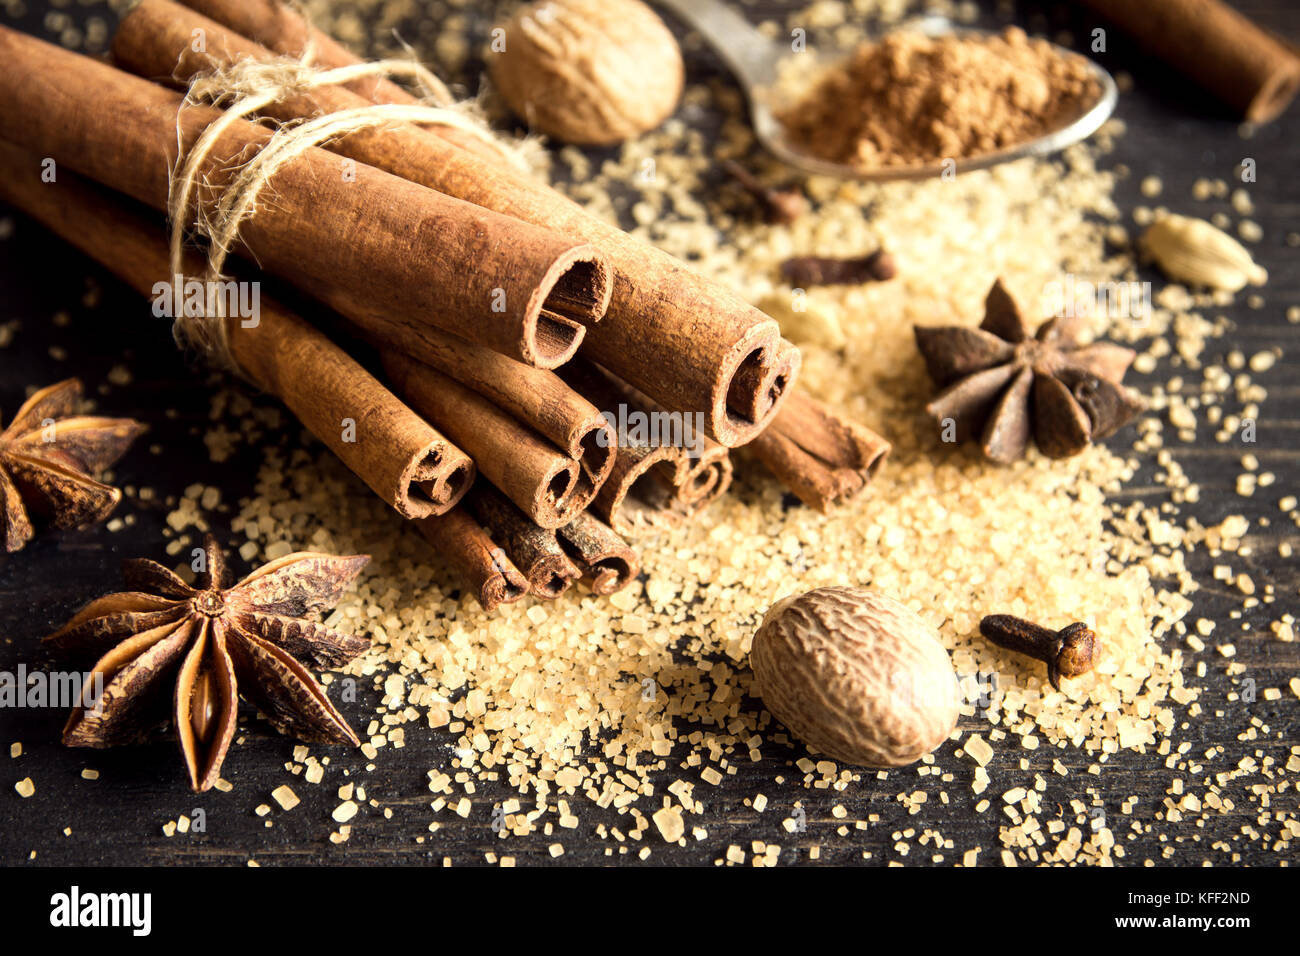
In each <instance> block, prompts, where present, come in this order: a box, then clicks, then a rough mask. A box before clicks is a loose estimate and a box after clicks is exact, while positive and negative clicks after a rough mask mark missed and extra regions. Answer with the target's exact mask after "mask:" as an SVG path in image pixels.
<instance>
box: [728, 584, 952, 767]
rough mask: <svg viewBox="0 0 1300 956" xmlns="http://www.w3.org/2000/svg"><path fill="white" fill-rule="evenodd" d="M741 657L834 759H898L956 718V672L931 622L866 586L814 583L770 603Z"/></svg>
mask: <svg viewBox="0 0 1300 956" xmlns="http://www.w3.org/2000/svg"><path fill="white" fill-rule="evenodd" d="M750 665H751V666H752V667H753V669H754V682H755V689H756V690H757V692H758V694H759V696H760V697H762V698H763V703H764V704H766V705H767V709H768V710H770V711H771V712H772V715H773V716H774V717H776V719H777V720H779V721H781V723H783V724H785V726H786V727H787V728H788V729H789V730H790V732H791V733H793V734H794V735H795V736H796V737H798V738H799V739H800V740H802V741H803V742H804V743H805V744H807V745H808V746H810V747H814V748H816V749H817V750H820V751H822V752H823V753H825V754H826V755H827V756H829V757H832V758H834V759H835V760H838V761H841V762H843V763H851V764H860V765H862V766H867V767H901V766H904V765H905V764H909V763H912V762H913V761H915V760H919V759H920V758H921V757H923V756H925V755H926V754H928V753H929V752H930V751H932V750H934V749H935V748H936V747H938V746H939V745H940V744H941V743H943V742H944V741H945V740H946V739H947V738H948V735H949V734H950V733H952V729H953V728H954V727H955V726H956V725H957V706H958V703H959V694H958V690H957V678H956V675H955V674H954V673H953V669H952V662H951V661H950V660H949V659H948V651H947V650H946V649H945V648H944V646H943V645H942V644H941V643H939V638H938V636H937V635H936V634H935V632H934V629H933V628H931V627H930V626H929V625H928V624H926V623H925V622H924V621H923V620H921V619H920V618H919V617H917V615H916V614H914V613H913V612H912V611H910V610H908V608H906V607H905V606H903V605H902V604H900V603H899V602H898V601H895V600H894V599H893V598H889V597H886V596H885V595H883V594H879V593H877V592H875V591H869V590H867V589H865V588H855V587H831V588H817V589H816V590H813V591H808V592H807V593H805V594H800V595H797V596H794V597H788V598H786V599H785V600H783V601H780V602H778V603H777V604H775V605H774V606H773V607H772V609H771V610H770V611H768V612H767V616H766V617H765V618H764V619H763V624H762V626H761V627H759V629H758V633H757V634H755V635H754V646H753V650H752V651H751V652H750Z"/></svg>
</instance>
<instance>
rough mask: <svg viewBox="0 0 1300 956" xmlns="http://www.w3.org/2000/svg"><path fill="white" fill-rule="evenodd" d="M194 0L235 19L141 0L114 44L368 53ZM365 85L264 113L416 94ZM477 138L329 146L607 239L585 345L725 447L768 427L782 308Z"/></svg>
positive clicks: (192, 62) (126, 51)
mask: <svg viewBox="0 0 1300 956" xmlns="http://www.w3.org/2000/svg"><path fill="white" fill-rule="evenodd" d="M188 5H189V6H192V7H194V8H195V9H197V10H201V11H202V12H203V14H206V15H207V16H208V17H211V18H212V20H215V21H217V22H219V23H222V24H225V25H227V26H228V27H229V28H230V29H229V30H227V31H226V32H225V33H220V32H217V29H216V26H215V24H212V22H211V21H208V20H205V19H202V18H200V17H199V15H198V14H195V13H193V12H192V11H191V12H190V13H189V14H188V16H185V15H182V14H181V13H178V12H177V10H176V7H175V5H174V4H168V3H166V2H165V0H144V2H142V3H141V4H140V5H139V6H137V7H136V8H135V9H134V10H133V11H132V12H131V13H130V14H128V15H127V17H126V18H125V19H124V20H123V22H122V24H121V26H120V27H119V30H118V34H117V37H116V38H115V41H114V48H113V49H114V55H115V56H116V57H117V58H118V59H119V60H120V61H121V62H122V63H123V64H124V65H126V66H128V67H129V68H130V69H132V70H134V71H136V72H138V73H142V74H143V75H146V76H152V77H158V76H170V75H173V71H175V75H176V76H178V77H179V78H181V79H188V78H189V76H190V75H192V73H193V72H194V71H195V70H196V69H203V70H206V69H207V68H208V66H207V65H204V63H203V58H201V57H193V56H189V55H186V53H185V51H186V50H187V49H189V46H190V43H191V36H192V31H193V30H194V29H195V28H196V27H202V28H203V29H204V30H205V31H206V36H207V41H208V42H207V54H208V55H209V56H211V57H213V58H215V59H216V60H217V61H219V62H221V61H224V62H228V61H229V60H230V59H233V58H234V57H237V56H260V57H265V56H267V55H268V50H267V48H268V47H269V48H270V50H273V51H274V52H276V53H280V54H288V55H291V56H297V55H300V54H301V53H302V51H303V47H304V45H305V42H306V40H307V39H308V38H309V37H310V38H311V40H312V41H313V42H314V43H315V44H316V55H317V59H318V60H319V62H321V64H322V65H325V66H342V65H346V64H349V63H356V62H359V61H358V60H357V58H356V57H355V56H353V55H352V54H350V53H348V52H347V51H346V50H344V49H343V48H342V47H340V46H339V45H338V44H336V43H333V42H332V41H330V40H329V39H328V37H325V36H324V35H323V34H321V33H320V32H319V31H317V30H314V29H312V28H311V27H309V26H308V25H307V24H305V23H303V21H302V20H301V18H299V17H298V15H297V14H296V13H294V12H293V11H291V10H288V9H287V8H285V7H282V6H280V5H279V4H277V3H269V2H266V0H253V2H247V0H190V3H189V4H188ZM231 30H233V31H236V32H237V33H238V34H241V35H242V37H243V38H244V39H243V41H242V42H240V38H239V37H236V36H232V35H231V32H230V31H231ZM250 40H251V41H255V43H250V42H249V41H250ZM259 44H264V45H265V46H262V47H261V48H260V49H259V46H258V45H259ZM358 89H359V90H360V93H359V94H358V93H355V92H353V91H349V90H346V89H339V88H333V89H321V90H313V91H311V93H310V94H307V95H304V96H302V97H296V98H294V99H293V100H291V101H286V102H285V103H282V104H279V105H278V106H277V107H273V108H269V109H268V112H269V113H271V114H272V115H276V116H278V117H280V118H282V119H283V118H286V117H288V116H306V115H312V114H315V113H327V112H335V111H337V110H340V109H346V108H352V107H355V106H356V105H357V104H358V102H359V100H360V99H362V98H366V97H368V98H369V99H370V100H373V101H380V102H392V103H411V102H413V101H414V99H413V97H411V95H410V94H408V93H406V92H405V91H403V90H402V89H401V88H400V87H397V86H396V85H394V84H392V83H387V82H382V83H373V82H366V83H365V86H364V87H359V88H358ZM467 139H472V137H470V136H468V135H467V134H465V133H463V132H460V131H457V130H453V129H447V128H443V127H437V126H431V127H428V128H421V127H416V126H411V125H401V126H395V127H392V128H388V129H385V130H384V131H383V132H382V133H380V132H371V133H358V134H354V135H352V136H348V137H345V138H343V139H341V140H339V141H337V142H335V143H333V144H331V148H332V149H335V150H337V151H338V152H339V153H341V154H343V155H345V156H349V157H351V158H353V159H355V160H357V161H359V162H364V163H368V164H371V165H373V166H376V167H379V168H382V169H387V170H389V171H390V172H392V173H395V174H397V175H399V176H401V177H403V178H406V179H409V180H411V181H413V182H418V183H421V184H422V185H425V186H427V187H429V188H431V189H435V190H438V191H439V192H442V193H445V194H446V195H448V196H455V197H457V198H460V199H464V200H468V201H469V202H472V203H475V204H477V205H479V206H482V207H484V208H487V209H492V210H495V211H497V212H499V213H503V214H506V215H508V216H513V217H515V218H517V219H521V220H524V221H526V222H531V223H535V224H538V225H541V226H546V227H549V228H552V229H556V230H559V231H561V232H563V233H565V234H566V235H572V236H575V237H578V238H582V239H585V240H587V241H588V242H591V243H593V244H595V245H597V246H598V247H599V248H600V249H601V250H602V251H603V252H604V253H605V254H606V255H608V256H609V259H610V262H611V263H612V265H613V269H614V283H613V296H612V298H611V301H610V309H609V313H608V315H607V316H606V317H605V319H604V320H603V321H601V322H599V323H596V324H591V325H588V327H587V334H586V339H585V341H584V345H583V348H584V352H585V353H586V354H587V355H588V356H589V357H590V358H591V359H592V360H594V361H596V362H598V363H599V364H600V365H602V366H604V367H605V368H607V369H609V370H610V371H612V372H614V373H615V374H616V375H618V377H619V378H620V379H622V380H623V381H625V382H627V383H629V384H631V385H633V386H635V387H636V388H638V389H640V390H641V391H642V392H644V393H645V394H646V395H649V396H650V397H651V398H653V399H654V400H655V401H656V402H657V403H658V404H659V405H661V406H663V407H664V408H666V409H669V410H672V411H678V412H694V411H703V412H705V427H706V430H707V432H708V434H709V436H710V437H711V438H713V439H714V440H716V441H718V442H719V443H721V444H723V445H725V446H727V447H735V446H737V445H742V444H744V443H745V442H747V441H749V440H751V439H752V438H753V437H754V436H755V435H757V434H758V433H759V432H761V431H762V430H763V428H764V427H766V425H767V423H768V421H770V419H771V417H772V416H773V414H775V412H776V409H777V407H778V406H779V405H780V402H781V400H782V396H783V395H784V394H785V392H786V390H787V389H788V388H789V387H790V386H791V385H792V384H793V382H794V379H795V376H796V375H797V373H798V368H799V352H798V350H797V349H796V348H795V347H794V346H793V345H791V344H790V343H789V342H786V341H784V340H783V339H782V338H781V336H780V329H779V327H778V326H777V324H776V322H775V321H774V320H772V319H771V318H769V317H768V316H766V315H764V314H763V313H761V312H759V311H758V310H756V309H754V308H753V307H752V306H750V305H749V304H748V303H746V302H745V301H744V300H742V299H741V298H740V297H739V296H738V295H736V294H735V293H734V292H732V291H731V290H730V289H727V288H725V287H723V286H721V285H720V284H718V283H717V282H714V281H712V280H710V279H707V278H705V277H703V276H701V275H699V274H698V273H696V272H694V271H693V270H691V269H690V268H689V267H688V266H686V265H685V264H684V263H682V262H679V261H678V260H676V259H674V258H673V257H672V256H669V255H667V254H666V253H664V252H662V251H660V250H658V249H656V248H654V247H653V246H650V245H648V244H646V243H644V242H641V241H640V240H638V239H635V238H633V237H631V236H629V235H628V234H626V233H624V232H623V231H622V230H621V229H619V228H618V227H616V226H613V225H611V224H609V223H607V222H605V221H604V220H602V219H599V218H597V217H596V216H593V215H591V214H589V213H587V212H586V211H585V210H583V209H582V208H581V207H580V206H578V205H577V204H576V203H574V202H572V201H571V200H569V199H567V198H566V197H564V196H562V195H561V194H560V193H559V192H557V191H555V190H553V189H551V188H549V187H547V186H545V185H542V184H539V183H537V182H535V181H534V180H533V179H532V178H530V177H528V176H527V175H524V174H521V173H520V172H519V171H517V170H515V169H513V168H511V167H510V166H509V165H508V164H506V163H504V162H502V161H500V160H499V159H493V158H492V157H487V156H485V155H484V153H483V150H482V148H481V147H476V146H475V145H473V144H472V143H467V142H466V140H467Z"/></svg>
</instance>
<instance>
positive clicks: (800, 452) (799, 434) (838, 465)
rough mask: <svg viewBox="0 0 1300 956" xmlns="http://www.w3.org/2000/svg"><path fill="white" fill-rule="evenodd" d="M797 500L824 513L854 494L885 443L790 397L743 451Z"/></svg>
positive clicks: (886, 447) (874, 468) (868, 477)
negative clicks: (766, 426) (747, 448)
mask: <svg viewBox="0 0 1300 956" xmlns="http://www.w3.org/2000/svg"><path fill="white" fill-rule="evenodd" d="M749 448H750V450H751V451H752V452H753V453H754V455H755V456H756V457H757V458H758V460H759V461H761V462H762V463H763V464H764V465H766V466H767V468H768V470H769V471H771V472H772V473H773V474H774V475H776V477H777V478H778V479H779V480H780V481H781V483H782V484H784V485H785V486H786V487H787V488H789V489H790V490H791V491H792V492H794V494H795V495H796V496H798V498H799V500H800V501H802V502H803V503H804V504H806V505H808V506H809V507H811V508H816V509H817V510H818V511H821V512H823V513H826V512H828V511H830V510H831V507H832V506H833V505H836V504H839V503H840V502H843V501H846V500H848V499H850V498H852V497H854V496H855V495H857V494H859V493H860V492H861V491H862V490H863V489H864V488H866V486H867V484H868V483H869V482H870V481H871V479H872V477H873V476H874V475H875V473H876V471H877V470H878V469H879V468H880V466H881V465H882V464H883V463H884V461H885V458H886V456H888V454H889V442H887V441H885V440H884V439H883V438H881V437H880V436H879V435H877V434H876V433H875V432H873V431H872V430H871V429H869V428H867V427H865V426H863V425H859V424H857V423H856V422H851V421H849V420H848V419H845V418H841V417H840V416H839V415H836V414H835V413H834V412H832V411H831V410H830V409H828V408H827V407H826V406H825V405H823V404H822V403H821V402H818V401H816V400H815V399H812V398H809V397H808V396H807V395H804V394H802V393H795V394H794V395H791V396H790V398H789V400H788V401H787V402H786V403H785V406H784V407H783V408H782V409H781V411H780V413H779V414H778V415H777V416H776V419H775V420H774V421H773V422H772V424H771V425H770V426H769V427H768V430H767V431H766V432H764V433H763V434H762V435H760V436H759V437H758V438H756V439H754V441H753V442H752V443H751V444H750V446H749Z"/></svg>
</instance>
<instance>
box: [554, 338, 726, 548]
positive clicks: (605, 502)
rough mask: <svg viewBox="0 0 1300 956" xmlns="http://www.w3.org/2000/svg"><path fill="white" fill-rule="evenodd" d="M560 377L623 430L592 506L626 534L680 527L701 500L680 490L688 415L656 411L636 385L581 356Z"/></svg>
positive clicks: (610, 523)
mask: <svg viewBox="0 0 1300 956" xmlns="http://www.w3.org/2000/svg"><path fill="white" fill-rule="evenodd" d="M561 377H562V378H563V379H564V380H565V381H566V382H567V383H568V384H569V385H570V386H572V387H573V388H574V390H576V391H577V392H579V393H580V394H581V395H582V396H583V397H584V398H586V399H587V400H588V401H590V402H591V403H592V404H594V405H595V406H596V407H597V408H599V409H600V410H601V413H602V414H603V415H605V416H606V420H607V421H611V422H614V423H618V424H619V426H620V431H621V432H622V434H620V435H619V436H618V448H617V450H616V452H615V454H614V465H613V467H612V468H611V469H610V473H609V478H608V479H606V481H605V483H604V484H603V485H602V486H601V487H600V490H599V491H598V492H597V493H596V498H595V500H594V501H593V502H592V503H591V510H593V511H595V512H596V514H597V515H599V516H600V517H601V518H603V519H604V520H605V521H606V522H608V524H609V525H610V527H612V528H613V529H614V531H616V532H617V533H618V534H620V535H624V536H627V537H632V536H633V535H637V534H641V533H644V532H646V531H650V530H654V529H662V528H671V527H675V526H676V525H678V524H680V523H681V522H682V520H684V519H685V518H686V517H687V516H688V515H690V514H692V513H693V512H694V511H695V510H697V502H692V501H685V500H682V498H681V497H679V494H678V490H679V488H680V486H681V484H682V481H683V479H684V475H685V469H686V467H687V465H686V453H685V449H684V448H683V447H682V445H683V441H682V439H683V438H684V437H685V434H684V433H685V431H686V422H687V421H688V419H687V418H685V417H684V415H683V413H680V412H676V413H671V415H665V414H664V413H663V412H662V411H660V412H659V415H658V417H651V413H650V412H649V411H648V410H647V409H646V408H645V407H644V406H643V405H642V404H640V400H639V398H640V397H639V396H638V395H637V394H636V393H635V392H634V391H633V390H631V389H629V388H627V387H626V386H625V385H623V384H622V383H620V382H616V381H615V380H614V379H613V378H612V377H611V376H610V375H608V374H607V373H606V372H604V371H603V370H602V369H599V368H597V367H596V366H594V365H591V364H590V363H588V362H584V361H582V360H578V361H575V362H570V363H569V364H568V365H566V366H565V367H564V369H563V374H562V375H561ZM623 426H629V427H623ZM665 433H666V435H665ZM665 437H667V439H668V440H667V441H664V440H663V439H664V438H665ZM698 437H699V438H703V436H702V435H701V436H698ZM687 497H689V495H687Z"/></svg>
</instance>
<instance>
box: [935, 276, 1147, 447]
mask: <svg viewBox="0 0 1300 956" xmlns="http://www.w3.org/2000/svg"><path fill="white" fill-rule="evenodd" d="M984 305H985V314H984V321H983V322H982V323H981V324H980V327H979V328H978V329H971V328H966V327H962V326H946V327H941V328H924V327H921V326H917V327H916V329H915V333H916V345H917V348H919V349H920V350H921V354H922V356H924V357H925V364H926V368H927V369H928V370H929V372H930V377H931V378H932V379H934V381H935V384H937V385H938V386H939V387H940V388H942V389H943V391H941V392H940V393H939V394H938V395H936V396H935V398H934V400H933V401H931V402H930V404H928V405H927V406H926V411H927V412H929V413H930V414H931V415H932V416H934V417H935V418H936V419H937V420H938V421H939V422H941V423H944V422H946V421H948V420H951V422H952V423H953V424H954V425H955V428H956V439H957V440H958V441H965V440H967V439H968V438H973V437H976V436H979V438H980V444H981V447H982V448H983V451H984V454H985V455H986V456H987V457H988V458H990V459H992V460H993V461H996V462H1001V463H1004V464H1005V463H1007V462H1011V461H1014V460H1015V459H1017V458H1019V457H1020V456H1021V455H1023V454H1024V452H1025V448H1026V446H1027V445H1028V444H1029V437H1030V433H1031V432H1032V434H1033V438H1034V443H1035V444H1037V445H1038V448H1039V450H1040V451H1041V452H1042V453H1043V454H1045V455H1047V456H1048V457H1049V458H1066V457H1069V456H1070V455H1077V454H1078V453H1079V452H1081V451H1083V449H1084V448H1085V447H1087V445H1088V443H1089V442H1090V441H1095V440H1097V439H1100V438H1105V437H1107V436H1108V435H1111V434H1113V433H1114V432H1115V431H1117V430H1118V429H1119V428H1120V427H1121V426H1123V425H1124V424H1126V423H1127V422H1128V421H1129V420H1130V419H1132V418H1133V416H1134V415H1136V414H1137V413H1138V412H1139V411H1141V410H1142V408H1143V403H1142V399H1141V398H1140V397H1139V396H1138V395H1137V393H1135V392H1134V391H1133V390H1132V389H1129V388H1126V387H1125V386H1123V385H1121V384H1120V381H1121V380H1122V379H1123V378H1124V373H1125V372H1126V371H1128V367H1129V365H1130V364H1131V363H1132V361H1133V357H1134V353H1133V350H1132V349H1127V348H1124V347H1123V346H1121V345H1115V344H1113V343H1111V342H1093V343H1092V344H1090V345H1080V344H1079V338H1080V333H1081V331H1082V330H1081V328H1080V323H1079V321H1078V320H1077V319H1074V318H1056V319H1050V320H1048V321H1047V322H1045V323H1044V324H1043V325H1041V326H1039V328H1038V331H1037V333H1036V334H1034V335H1032V336H1031V335H1030V334H1029V330H1028V329H1027V328H1026V326H1025V322H1024V319H1023V318H1022V317H1021V313H1020V309H1019V307H1018V306H1017V305H1016V302H1015V300H1014V299H1012V298H1011V296H1010V294H1009V293H1008V292H1007V290H1006V289H1005V288H1004V287H1003V285H1002V280H1000V279H999V280H998V281H996V282H994V283H993V288H992V290H990V292H989V294H988V298H987V299H986V300H985V303H984Z"/></svg>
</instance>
